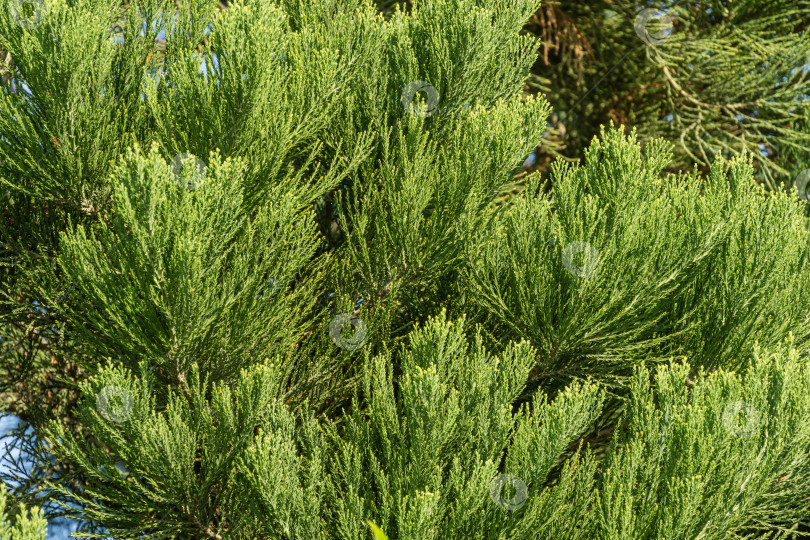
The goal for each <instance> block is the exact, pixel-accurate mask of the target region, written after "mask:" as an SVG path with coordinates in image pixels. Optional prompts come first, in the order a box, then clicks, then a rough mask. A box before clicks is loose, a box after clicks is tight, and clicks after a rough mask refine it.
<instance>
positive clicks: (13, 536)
mask: <svg viewBox="0 0 810 540" xmlns="http://www.w3.org/2000/svg"><path fill="white" fill-rule="evenodd" d="M7 497H8V495H7V493H6V488H5V486H0V538H1V539H2V540H45V527H46V526H47V524H48V523H47V522H46V521H45V519H44V518H43V517H42V511H41V510H40V509H38V508H37V509H36V510H35V511H34V512H31V515H30V516H29V515H28V512H27V511H26V510H25V507H24V506H21V507H20V508H19V509H18V511H17V518H16V522H13V523H12V522H9V520H8V519H7V518H8V517H9V516H10V514H11V512H7V511H6V502H7Z"/></svg>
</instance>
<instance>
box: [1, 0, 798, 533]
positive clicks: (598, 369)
mask: <svg viewBox="0 0 810 540" xmlns="http://www.w3.org/2000/svg"><path fill="white" fill-rule="evenodd" d="M48 6H49V10H50V11H49V12H48V13H49V15H48V17H47V18H46V19H45V20H44V22H43V24H42V25H40V26H38V27H35V28H26V29H22V28H21V27H20V26H19V25H18V24H16V22H15V21H14V20H12V19H13V17H12V16H11V15H10V13H11V12H9V13H5V11H4V9H5V7H8V6H7V5H5V4H4V5H3V6H0V7H2V8H3V9H0V11H3V14H2V15H0V46H2V47H6V48H7V50H9V51H10V52H11V57H12V59H13V61H14V64H13V70H14V71H13V73H14V77H16V80H17V81H18V88H21V84H22V83H23V82H25V83H26V84H27V85H28V87H29V88H30V90H31V92H30V93H26V92H21V91H17V92H12V91H11V90H10V88H9V87H5V88H4V90H3V92H0V107H2V110H3V111H5V112H6V113H7V114H6V115H5V116H4V117H3V118H0V158H2V159H0V182H2V183H3V185H4V186H5V187H6V190H5V191H4V192H3V193H2V195H0V204H2V208H1V209H2V210H3V214H2V216H0V242H2V244H1V245H0V249H2V252H0V257H2V263H3V264H4V266H3V272H2V273H1V274H0V279H2V282H1V283H0V285H2V287H0V289H2V294H3V303H2V305H1V306H0V307H2V311H1V312H0V317H2V323H3V326H2V328H4V336H3V337H4V339H5V338H6V337H13V338H14V339H15V340H18V342H17V343H11V342H8V343H7V342H4V343H3V347H2V348H0V350H2V351H3V356H2V358H1V359H0V362H2V365H0V367H3V373H9V374H11V373H20V372H32V371H33V370H34V368H33V367H32V366H34V365H35V364H36V365H38V364H39V363H43V360H44V362H48V360H50V363H51V365H54V366H57V365H60V361H62V362H65V363H66V364H67V365H68V366H69V367H71V368H75V367H76V366H79V367H80V368H81V370H80V371H78V372H77V371H75V370H74V371H65V373H61V374H60V375H61V376H60V377H59V378H58V379H57V380H56V382H53V381H50V382H45V381H42V382H37V381H34V380H33V377H31V379H32V380H26V382H25V384H27V385H30V386H32V387H34V388H37V389H39V390H40V391H41V392H40V394H41V393H44V392H47V393H48V394H49V395H50V393H51V389H52V388H53V389H54V390H55V389H56V384H57V383H58V384H60V385H61V386H62V389H75V390H80V392H81V396H82V397H83V401H82V402H81V403H79V404H77V405H76V406H75V407H74V406H72V405H71V406H66V407H64V408H62V409H59V410H54V411H53V412H52V413H50V414H48V415H47V418H45V416H46V415H44V414H42V413H40V414H38V415H36V416H32V418H31V420H33V422H32V425H34V427H35V428H36V429H37V432H38V433H39V434H40V435H41V436H42V444H41V445H40V446H39V447H37V448H36V452H35V453H36V455H35V456H33V458H34V459H35V460H36V461H37V462H38V463H39V464H40V465H43V466H47V467H45V468H42V470H47V471H48V473H47V474H45V473H41V472H40V473H36V474H41V475H42V476H39V477H36V478H39V479H40V480H42V481H34V480H36V478H34V479H32V484H36V485H31V487H32V489H30V490H23V489H19V490H18V491H20V493H15V497H16V498H17V499H19V500H20V501H22V502H26V503H32V502H37V504H39V503H38V501H35V499H36V498H37V497H38V496H39V494H42V493H46V494H47V497H48V498H49V499H52V500H55V501H57V502H61V503H62V504H63V505H64V504H65V503H67V502H73V503H77V504H78V507H77V508H70V507H67V506H65V512H66V513H67V514H68V515H72V516H74V517H76V518H78V519H81V520H83V521H84V522H86V523H87V524H92V525H93V526H94V527H95V530H87V531H85V532H86V533H87V534H88V535H89V536H88V537H96V538H102V537H107V536H109V535H112V536H114V537H121V538H124V537H133V536H137V535H139V534H145V537H149V538H197V537H207V538H220V539H224V538H245V539H248V538H250V539H253V538H285V539H286V538H320V537H323V538H345V539H355V538H368V537H370V536H371V535H372V534H380V532H379V531H382V534H384V535H386V536H387V537H388V538H391V539H406V538H425V539H428V538H435V539H439V538H478V539H493V540H494V539H500V538H526V539H536V538H583V539H584V538H627V539H631V538H633V539H635V538H694V537H699V538H718V539H720V538H738V537H739V538H743V537H751V536H752V535H758V536H763V537H764V536H767V535H772V536H777V535H782V536H779V537H788V535H787V534H782V533H784V532H785V531H786V530H788V529H791V528H797V527H806V524H807V523H808V522H810V516H808V514H807V510H806V509H807V508H808V507H810V505H808V504H807V503H808V498H810V485H809V484H810V471H808V469H807V448H808V443H810V441H808V436H809V435H810V415H809V414H808V413H810V402H808V400H810V397H809V396H810V373H808V367H807V362H806V359H807V357H808V353H810V319H809V318H808V309H807V306H808V305H810V298H808V294H810V293H808V289H807V287H805V286H804V283H805V282H806V281H807V280H808V277H810V276H808V274H807V273H808V270H807V258H808V257H807V255H808V236H807V235H808V229H807V226H806V223H805V217H804V215H803V210H804V209H803V204H802V203H801V202H799V201H797V200H796V198H795V196H794V195H791V196H788V195H787V194H785V193H766V192H765V190H763V189H761V188H759V187H757V186H756V185H755V183H754V181H753V174H754V169H753V160H752V157H751V156H750V155H743V156H737V157H734V158H732V159H729V160H717V161H714V162H713V164H712V166H711V167H710V168H709V169H708V171H707V174H705V175H700V174H698V173H697V172H695V173H692V174H679V175H670V174H667V169H668V167H669V166H671V165H672V164H673V162H677V161H678V159H679V154H678V153H679V152H680V150H678V148H677V147H673V146H672V145H671V144H669V143H665V142H663V141H662V140H660V139H656V138H653V137H652V136H651V135H652V133H643V137H642V139H641V140H642V142H643V143H644V144H639V142H638V140H637V138H636V133H632V134H630V135H627V134H626V133H625V132H623V131H621V130H616V129H613V128H610V129H602V130H601V132H600V137H599V138H594V139H593V141H592V142H591V144H590V147H589V148H588V150H587V151H586V152H585V154H584V158H585V159H584V161H583V162H582V164H556V165H554V166H553V167H552V171H551V172H552V182H551V189H548V188H549V186H548V185H544V184H543V182H542V181H541V179H540V177H539V175H534V176H529V177H528V179H527V181H526V184H527V186H526V189H525V190H523V191H522V192H520V193H519V194H517V195H515V196H513V197H510V198H508V199H507V200H504V199H502V198H499V197H500V196H501V195H502V194H503V192H504V190H506V189H508V188H510V187H511V186H513V184H512V181H513V179H512V173H513V172H514V171H515V169H516V168H517V167H519V166H520V164H521V162H522V161H523V159H524V158H525V156H526V155H527V154H528V152H529V151H530V150H531V148H532V146H534V144H535V143H536V141H537V140H538V138H540V137H542V135H543V133H544V131H545V130H546V129H547V124H546V119H547V117H548V115H549V113H550V107H549V104H548V103H547V101H546V100H545V99H544V98H542V97H536V98H535V97H529V98H526V97H525V96H521V91H522V88H523V84H524V82H525V80H526V75H527V73H528V70H529V68H530V66H531V65H532V63H533V62H534V59H535V58H534V57H535V52H536V51H535V46H536V45H537V44H536V42H534V41H533V40H532V39H530V38H528V37H526V36H521V35H520V29H521V27H522V25H523V24H524V22H525V21H526V19H527V18H528V17H529V16H530V15H531V14H532V13H534V12H535V11H536V10H537V9H538V7H539V3H538V2H537V1H536V0H520V1H514V2H495V3H491V2H484V1H478V0H475V1H473V0H459V1H455V0H453V1H451V0H428V1H425V2H419V3H416V4H415V5H414V6H413V9H412V10H411V11H410V13H405V12H403V11H397V12H395V13H394V14H392V15H391V16H390V17H389V18H387V19H386V18H384V17H382V16H381V15H380V14H379V13H377V12H376V11H375V9H374V8H373V6H372V5H371V3H370V2H369V1H365V2H353V1H352V2H348V1H347V2H340V1H326V2H315V1H314V0H296V1H282V2H260V1H245V2H237V3H233V4H232V5H230V7H228V8H227V9H219V8H218V6H217V5H216V3H214V2H207V1H197V0H195V1H193V2H185V3H182V6H181V8H180V9H179V10H178V11H176V12H175V6H174V3H173V2H164V1H162V0H161V1H158V0H149V1H146V2H142V3H140V4H138V5H128V6H125V7H124V8H123V9H119V6H118V3H117V2H113V3H110V2H101V1H91V0H83V1H79V2H72V1H61V0H60V1H54V2H49V3H48ZM142 25H145V27H146V28H145V29H144V30H143V35H141V29H142ZM161 29H164V30H165V43H157V42H156V41H155V38H157V37H158V34H159V33H160V32H161ZM80 34H81V37H80ZM82 40H84V41H82ZM82 44H83V45H82ZM62 46H68V50H67V51H65V52H60V51H62ZM79 47H82V50H81V51H80V52H81V53H82V55H79V51H77V50H76V48H79ZM77 55H79V56H77ZM49 59H50V60H49ZM201 65H202V71H201ZM49 92H50V93H49ZM0 116H3V115H0ZM33 302H36V304H33ZM32 304H33V305H32ZM349 324H351V326H352V327H354V330H350V329H349V328H350V327H349ZM5 328H8V329H9V331H8V332H6V331H5ZM34 341H36V347H33V346H32V344H33V343H34ZM18 364H20V365H18ZM2 386H3V388H2V389H0V390H3V391H5V390H7V389H9V388H13V387H16V385H15V384H14V382H12V381H2ZM35 396H36V394H34V393H31V392H28V393H26V394H25V402H23V400H22V399H19V400H18V402H19V405H18V406H17V407H18V409H19V411H21V412H23V413H24V412H25V410H26V407H30V409H43V408H46V409H47V407H43V405H42V403H39V402H38V399H37V398H36V397H35ZM34 402H36V403H34ZM617 403H618V404H620V405H621V404H624V405H625V406H624V408H622V407H620V406H617ZM34 404H36V405H37V407H34ZM737 413H740V414H742V415H743V416H744V415H747V416H744V418H743V419H742V420H739V418H737V416H740V414H737ZM735 415H737V416H735ZM745 418H747V419H748V420H745ZM46 420H47V421H46ZM739 422H742V423H741V424H740V423H739ZM608 442H609V443H610V444H609V445H608V444H607V443H608ZM47 451H51V452H53V455H54V456H53V457H55V460H54V461H53V462H52V461H51V459H52V456H50V455H49V454H48V453H47ZM33 476H35V475H34V474H33V473H32V477H33ZM49 490H50V491H49ZM30 506H35V505H34V504H29V507H30ZM101 527H104V528H105V529H106V530H101ZM374 527H377V528H378V529H379V530H377V529H374ZM375 531H376V532H375ZM802 532H806V531H802Z"/></svg>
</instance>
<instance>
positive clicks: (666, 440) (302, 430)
mask: <svg viewBox="0 0 810 540" xmlns="http://www.w3.org/2000/svg"><path fill="white" fill-rule="evenodd" d="M792 345H793V343H792V340H791V339H788V340H786V341H785V343H783V344H782V345H780V346H777V347H775V348H774V349H773V352H768V353H765V352H762V351H761V350H760V349H759V348H757V349H756V350H755V351H754V352H753V353H752V355H751V356H750V357H749V358H747V359H743V360H744V361H743V362H742V364H744V367H745V368H746V373H745V375H743V376H740V375H738V374H736V373H735V372H733V371H726V370H722V369H721V370H719V371H717V372H715V373H712V374H710V375H706V374H705V373H704V372H703V371H701V372H700V373H699V374H698V375H697V376H696V379H695V380H694V381H693V382H691V384H688V383H687V376H688V374H689V373H690V371H691V368H690V366H689V365H688V364H676V363H670V364H669V365H664V366H661V367H660V368H659V369H658V370H657V373H656V374H655V376H654V377H653V378H651V376H650V372H649V371H648V370H647V369H646V368H644V367H642V368H640V369H638V370H637V371H636V373H635V375H634V376H633V377H632V379H631V381H630V382H629V384H628V389H629V392H630V394H629V399H628V408H627V410H626V412H625V414H624V416H623V418H622V427H621V429H620V431H619V432H618V434H617V436H616V437H614V439H613V442H612V444H611V447H610V449H609V452H608V455H607V458H606V459H605V460H604V461H603V462H602V464H601V465H600V466H598V467H597V465H598V463H597V461H595V460H594V458H593V455H592V453H591V451H590V449H588V448H587V447H582V449H583V450H584V453H583V454H582V455H576V456H574V458H573V459H571V460H568V461H566V462H565V464H564V465H563V467H562V473H561V474H560V475H559V477H558V480H557V481H556V482H553V483H549V482H548V479H549V475H550V473H551V471H552V469H554V467H555V465H556V464H557V463H558V460H559V459H560V458H561V456H562V454H563V452H564V449H565V448H566V447H567V446H568V445H569V444H570V443H572V442H575V440H576V438H577V436H578V435H580V434H582V433H583V432H584V430H585V428H586V426H587V425H588V424H589V423H591V422H592V421H593V420H594V419H595V418H596V417H597V416H598V414H599V413H600V411H601V408H602V403H603V400H604V392H603V391H602V390H600V389H599V388H598V385H596V384H593V383H575V384H572V385H570V386H568V387H567V388H566V389H565V390H564V391H562V392H561V393H559V394H558V395H557V396H556V397H555V398H554V399H553V400H547V399H545V398H544V397H541V398H540V399H538V400H537V401H535V402H534V403H533V404H532V405H531V406H523V407H521V408H520V409H519V410H518V411H516V412H515V411H513V409H512V406H511V403H512V402H513V400H514V399H515V397H516V396H517V395H518V393H519V392H520V391H521V388H522V387H523V384H524V381H525V378H526V376H527V374H528V371H529V369H530V367H531V364H532V362H533V359H534V351H533V349H532V347H531V346H530V345H528V344H527V343H525V342H522V343H519V344H515V345H513V346H510V347H509V348H508V350H507V351H505V352H504V354H503V355H501V356H500V357H491V356H489V355H488V354H487V353H486V351H485V349H484V348H483V345H482V338H481V336H480V333H479V334H478V337H477V338H476V340H475V345H474V346H470V345H469V344H468V340H467V338H466V337H465V322H464V320H463V319H462V320H459V321H456V322H450V321H447V320H446V318H445V315H444V314H442V315H440V316H439V317H437V318H434V319H430V320H429V321H428V323H427V324H426V326H425V327H424V328H420V329H417V330H415V331H414V332H412V333H411V337H410V341H409V343H408V345H407V347H405V348H403V350H402V351H401V352H402V354H401V355H400V360H401V370H402V375H401V376H400V377H399V378H398V379H396V380H395V379H394V378H393V377H392V368H393V364H392V358H391V355H379V356H376V357H373V358H372V357H371V356H369V355H366V358H365V361H364V364H363V365H364V368H363V379H364V383H363V389H364V394H365V395H366V396H367V400H366V401H367V406H366V407H364V408H363V409H362V410H361V408H360V406H359V405H360V404H359V402H357V401H355V403H354V406H355V407H354V408H353V411H352V412H351V413H350V414H349V415H347V416H346V417H345V418H344V420H343V426H342V427H338V426H337V425H336V424H335V423H334V422H318V421H317V420H316V419H315V418H313V417H312V416H311V415H309V414H307V413H303V414H301V415H300V416H299V415H297V414H295V413H294V412H293V411H291V410H290V408H289V407H288V406H287V405H285V404H284V403H282V402H281V400H280V399H278V398H277V397H275V396H277V395H278V393H279V390H280V386H281V382H282V380H283V373H282V370H281V369H280V366H279V365H278V364H276V363H274V362H273V363H269V364H265V365H259V366H257V367H256V368H255V369H252V370H245V371H243V372H242V373H241V374H240V381H239V382H238V383H237V384H236V385H235V388H234V390H233V391H232V390H230V389H229V388H228V387H227V386H222V385H217V386H216V387H215V388H214V389H213V390H212V391H211V399H210V404H209V403H208V402H207V401H206V398H205V395H206V390H207V383H206V381H205V380H201V379H200V374H199V370H198V369H197V368H196V366H195V368H193V369H192V375H191V377H190V378H189V385H188V391H187V392H185V393H183V392H178V393H174V392H172V394H171V397H170V400H169V405H168V406H167V407H166V409H165V410H164V411H162V412H158V411H156V410H155V408H154V400H153V398H152V394H153V389H152V388H151V385H152V384H153V383H154V380H153V379H152V377H151V376H150V374H149V372H148V370H147V369H146V367H145V364H144V366H142V371H141V375H142V376H141V377H140V378H135V379H133V378H132V376H131V374H130V373H129V372H128V371H126V370H124V369H121V368H120V367H118V366H113V367H109V368H107V369H105V370H103V372H102V373H100V374H99V376H97V377H94V378H93V379H92V380H91V381H86V382H84V383H82V389H83V391H84V394H85V397H86V398H87V399H86V400H85V402H84V403H83V405H82V407H81V409H80V413H79V414H80V416H81V418H82V419H83V421H84V422H85V423H86V425H88V426H89V427H90V429H91V430H92V432H93V433H95V434H96V435H97V436H98V438H99V443H100V444H99V445H98V446H95V445H93V446H88V445H87V444H86V443H85V442H80V441H78V440H76V439H75V438H73V436H72V435H70V433H69V432H66V431H65V430H63V429H61V428H60V427H59V426H58V424H57V423H55V422H54V423H53V424H52V429H49V430H48V435H49V437H51V438H52V440H54V441H58V442H57V444H56V445H55V447H54V451H55V452H56V454H57V455H58V456H60V457H68V458H70V459H72V460H75V461H76V462H77V463H79V464H80V467H81V468H82V469H83V470H84V472H85V473H86V474H87V478H88V482H87V483H86V484H84V485H83V487H82V489H81V491H70V490H67V489H66V488H64V487H62V486H58V485H53V487H54V488H55V489H58V490H59V491H62V492H63V493H65V494H66V495H68V496H69V497H70V498H71V499H73V500H74V501H76V502H80V503H83V505H84V508H85V509H84V510H83V512H78V513H76V514H75V515H77V516H84V517H85V518H86V517H88V516H89V517H91V518H93V519H97V520H99V521H101V522H104V523H105V524H106V525H107V527H108V530H109V532H110V533H111V534H114V535H117V537H128V536H127V535H132V534H135V533H136V532H144V533H147V534H149V535H150V536H149V537H150V538H166V537H174V536H173V535H175V536H177V535H179V537H191V536H195V535H197V536H201V535H203V533H205V534H206V535H208V536H216V535H217V534H218V533H221V534H222V535H223V536H222V537H226V536H227V537H228V538H316V537H326V538H361V537H368V536H369V533H370V531H369V530H368V524H367V521H368V520H369V519H370V520H371V521H372V522H373V523H375V524H376V523H379V524H380V528H381V529H382V530H384V531H387V535H388V536H389V537H391V538H448V537H449V538H467V537H469V538H480V539H484V538H487V539H489V538H493V539H494V538H503V537H508V538H526V539H529V538H627V539H630V538H718V539H719V538H752V537H754V535H755V534H756V535H758V536H756V537H763V536H762V535H764V534H766V533H773V532H774V531H776V530H781V531H786V530H788V529H790V528H792V527H794V526H795V525H796V524H797V523H799V522H801V521H802V520H805V519H806V508H807V504H808V502H810V458H808V455H807V445H808V444H810V423H808V420H807V418H808V413H810V394H808V392H807V388H808V385H810V368H809V367H808V364H807V363H806V361H805V360H803V359H801V358H800V357H799V355H798V353H797V352H796V349H795V348H794V347H793V346H792ZM109 388H115V389H116V392H118V394H119V395H120V396H122V397H123V398H124V399H123V401H124V402H125V403H127V402H128V404H127V405H125V406H124V407H123V409H124V410H123V412H120V411H121V407H119V408H118V409H115V407H114V406H112V405H109V402H104V403H102V402H101V400H100V399H99V396H101V395H103V394H104V392H105V389H109ZM111 411H115V412H112V413H111ZM110 415H112V416H114V418H116V419H117V422H118V423H115V422H111V421H110V420H109V419H108V416H110ZM123 418H125V420H123V421H122V419H123ZM254 426H255V427H256V430H255V431H254ZM116 458H118V459H121V460H122V461H123V462H124V463H126V465H127V469H126V470H124V471H122V470H121V469H119V468H116V464H115V459H116ZM499 471H502V472H501V473H500V474H499ZM161 509H162V510H166V509H170V511H171V516H166V515H165V514H164V515H163V516H158V517H157V518H156V517H154V515H155V514H156V513H159V512H160V510H161ZM215 532H216V534H215ZM87 537H89V538H93V537H95V538H101V537H103V535H101V536H87ZM775 537H779V538H786V537H788V536H786V535H785V534H780V535H778V536H775Z"/></svg>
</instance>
